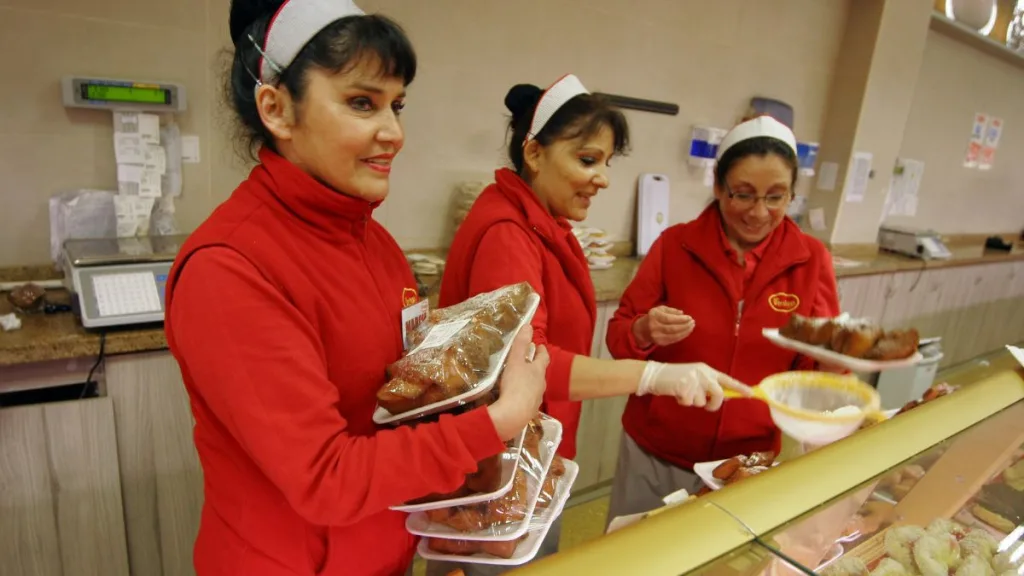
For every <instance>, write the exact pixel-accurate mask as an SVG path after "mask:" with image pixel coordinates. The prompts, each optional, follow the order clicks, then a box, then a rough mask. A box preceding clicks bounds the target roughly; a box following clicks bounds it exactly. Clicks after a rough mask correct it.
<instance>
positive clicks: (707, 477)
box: [693, 460, 779, 490]
mask: <svg viewBox="0 0 1024 576" xmlns="http://www.w3.org/2000/svg"><path fill="white" fill-rule="evenodd" d="M723 462H725V460H715V461H714V462H697V463H696V464H694V465H693V473H694V474H696V475H697V476H699V477H700V479H701V480H703V481H704V485H705V486H707V487H708V488H711V489H712V490H721V489H722V488H724V487H725V481H724V480H719V479H718V478H715V468H718V467H719V466H720V465H721V464H722V463H723ZM778 465H779V463H778V462H775V463H773V464H772V467H773V468H774V467H775V466H778Z"/></svg>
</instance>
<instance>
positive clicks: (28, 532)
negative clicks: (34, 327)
mask: <svg viewBox="0 0 1024 576" xmlns="http://www.w3.org/2000/svg"><path fill="white" fill-rule="evenodd" d="M0 534H2V535H3V536H2V537H0V575H3V576H8V575H9V576H23V575H28V576H77V575H81V576H93V575H96V574H103V575H104V576H119V575H124V576H127V575H128V574H129V570H128V553H127V549H126V545H125V517H124V509H123V507H122V500H121V482H120V478H119V474H118V456H117V439H116V436H115V430H114V408H113V402H112V401H111V399H110V398H93V399H89V400H74V401H68V402H59V403H53V404H42V405H34V406H23V407H14V408H6V409H3V410H0Z"/></svg>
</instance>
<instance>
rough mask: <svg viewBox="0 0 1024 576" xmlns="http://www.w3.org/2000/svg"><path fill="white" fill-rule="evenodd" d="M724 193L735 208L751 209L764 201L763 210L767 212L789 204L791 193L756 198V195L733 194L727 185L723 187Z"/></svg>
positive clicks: (745, 193) (746, 193) (747, 193)
mask: <svg viewBox="0 0 1024 576" xmlns="http://www.w3.org/2000/svg"><path fill="white" fill-rule="evenodd" d="M725 191H726V193H727V194H728V195H729V199H730V200H732V202H733V204H734V205H735V206H736V207H737V208H743V209H748V208H753V207H754V206H757V202H758V201H759V200H763V201H764V206H765V208H767V209H769V210H778V209H779V208H782V207H783V206H785V205H786V203H787V202H789V198H790V196H792V193H787V194H768V195H767V196H757V195H756V194H750V193H749V192H740V193H738V194H737V193H735V192H733V191H732V188H730V187H729V185H728V184H726V185H725Z"/></svg>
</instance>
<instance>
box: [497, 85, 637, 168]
mask: <svg viewBox="0 0 1024 576" xmlns="http://www.w3.org/2000/svg"><path fill="white" fill-rule="evenodd" d="M543 94H544V91H543V90H541V89H540V88H538V87H537V86H534V85H532V84H517V85H515V86H513V87H512V88H511V89H510V90H509V91H508V94H506V95H505V107H506V108H508V111H509V112H511V113H512V119H511V120H510V121H509V124H508V129H509V132H511V136H510V137H509V142H508V157H509V160H511V161H512V166H513V167H514V168H515V170H516V173H518V174H519V175H522V174H523V142H524V141H525V140H526V134H527V132H529V131H530V124H531V123H532V122H533V111H534V109H535V108H537V103H538V102H540V97H541V96H542V95H543ZM604 126H607V127H609V128H611V130H612V139H613V142H614V146H613V148H612V152H613V153H614V154H625V153H626V151H627V150H628V149H629V124H627V123H626V117H625V116H624V115H623V114H622V112H620V111H619V110H616V109H615V108H613V107H612V105H611V104H610V103H609V102H608V100H607V99H605V98H603V97H601V96H596V95H594V94H580V95H578V96H576V97H574V98H572V99H571V100H569V101H568V102H566V103H565V104H563V105H562V107H561V108H559V109H558V111H557V112H555V113H554V114H553V115H552V116H551V119H550V120H548V123H547V124H545V125H544V127H543V128H541V131H540V133H539V134H537V135H536V136H535V137H534V139H535V140H537V142H538V143H539V144H540V145H541V146H547V145H548V144H551V143H552V142H554V141H556V140H571V139H573V138H579V137H581V136H582V137H584V138H587V137H590V136H593V135H594V134H595V133H597V131H598V130H600V129H601V128H602V127H604Z"/></svg>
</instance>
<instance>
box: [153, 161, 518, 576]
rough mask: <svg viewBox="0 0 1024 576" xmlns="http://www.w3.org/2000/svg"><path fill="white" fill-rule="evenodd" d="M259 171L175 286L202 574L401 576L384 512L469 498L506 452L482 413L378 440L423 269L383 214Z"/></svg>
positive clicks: (188, 249)
mask: <svg viewBox="0 0 1024 576" xmlns="http://www.w3.org/2000/svg"><path fill="white" fill-rule="evenodd" d="M260 160H261V164H260V165H258V166H256V167H255V168H254V169H253V170H252V173H251V174H250V175H249V178H248V179H247V180H246V181H244V182H242V184H241V185H240V186H239V187H238V189H236V190H235V192H234V193H233V194H232V195H231V197H230V198H229V199H228V200H227V201H226V202H225V203H223V204H222V205H221V206H219V207H218V208H217V209H216V210H215V211H214V213H213V214H212V215H211V216H210V217H209V219H207V220H206V222H204V223H203V224H202V225H201V226H200V227H199V228H198V229H197V230H196V231H195V232H194V233H193V234H192V235H191V236H190V237H189V239H188V240H187V241H186V242H185V245H184V246H183V247H182V249H181V251H180V254H179V256H178V258H177V260H176V262H175V264H174V267H173V269H172V271H171V274H170V278H169V280H168V283H167V315H166V316H167V319H166V320H167V321H166V332H167V340H168V342H169V344H170V348H171V352H172V353H173V354H174V357H175V358H176V359H177V361H178V364H179V366H180V367H181V374H182V377H183V379H184V382H185V387H186V388H187V390H188V394H189V398H190V400H191V406H192V413H193V415H194V417H195V431H194V436H195V443H196V448H197V449H198V452H199V459H200V461H201V462H202V466H203V475H204V488H205V490H204V492H205V502H204V505H203V513H202V520H201V523H200V527H199V536H198V538H197V540H196V545H195V555H194V563H195V567H196V572H197V573H198V574H199V575H200V576H204V575H211V576H213V575H217V576H219V575H221V574H253V575H256V574H258V575H259V576H284V575H290V576H291V575H297V574H303V575H313V574H319V575H331V576H341V575H345V576H354V575H390V574H395V575H401V574H404V573H405V570H406V568H407V567H408V566H409V563H410V562H411V560H412V556H413V548H414V545H415V543H416V539H415V538H414V537H413V536H412V535H410V534H409V533H408V532H406V530H405V519H406V514H404V513H399V512H392V511H389V510H388V506H392V505H396V504H400V503H402V502H405V501H407V500H411V499H413V498H418V497H422V496H425V495H427V494H430V493H443V492H449V491H452V490H454V489H455V488H458V487H459V486H460V485H461V484H462V483H463V481H464V480H465V475H466V474H467V473H470V472H473V471H474V470H476V466H477V462H478V461H479V460H481V459H483V458H486V457H488V456H491V455H494V454H497V453H499V452H501V451H502V450H503V449H504V445H503V443H502V442H501V440H500V439H499V437H498V435H497V432H496V431H495V429H494V425H493V423H492V422H491V419H490V417H489V416H488V414H487V412H486V410H485V409H478V410H474V411H471V412H468V413H465V414H463V415H460V416H455V417H451V416H447V417H442V418H441V420H440V422H438V423H436V424H424V425H421V426H418V427H416V428H415V429H412V428H409V427H399V428H395V429H393V430H392V429H386V430H380V429H378V427H377V426H376V425H375V424H374V423H373V420H372V414H373V411H374V408H375V406H376V392H377V390H378V388H379V387H380V386H381V385H382V384H383V383H384V379H385V375H384V370H385V366H387V365H388V363H390V362H393V361H394V360H396V359H398V358H399V357H400V356H401V355H402V337H401V328H400V322H401V310H402V307H403V304H407V303H409V302H415V299H416V289H415V287H416V282H415V281H414V279H413V276H412V273H411V271H410V270H409V266H408V264H407V263H406V260H405V257H404V256H403V254H402V251H401V250H400V249H399V247H398V245H397V244H396V243H395V241H394V240H393V239H392V237H391V236H390V235H389V234H388V233H387V232H386V231H385V230H384V228H383V227H382V226H381V225H380V224H378V223H377V222H375V221H374V220H373V219H372V218H371V215H372V211H373V208H374V205H372V204H370V203H367V202H366V201H363V200H359V199H355V198H351V197H348V196H345V195H343V194H339V193H338V192H335V191H333V190H331V189H329V188H327V187H325V186H324V185H322V184H320V183H319V182H317V181H316V180H314V179H313V178H312V177H310V176H309V175H308V174H306V173H305V172H303V171H302V170H300V169H299V168H297V167H296V166H294V165H293V164H291V163H290V162H288V161H287V160H285V159H284V158H282V157H280V156H278V155H277V154H274V153H273V152H270V151H268V150H266V149H264V150H263V151H261V153H260Z"/></svg>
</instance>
